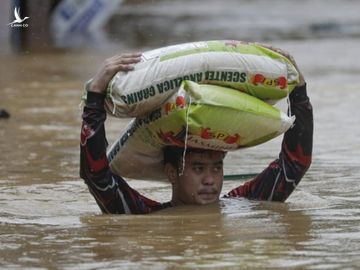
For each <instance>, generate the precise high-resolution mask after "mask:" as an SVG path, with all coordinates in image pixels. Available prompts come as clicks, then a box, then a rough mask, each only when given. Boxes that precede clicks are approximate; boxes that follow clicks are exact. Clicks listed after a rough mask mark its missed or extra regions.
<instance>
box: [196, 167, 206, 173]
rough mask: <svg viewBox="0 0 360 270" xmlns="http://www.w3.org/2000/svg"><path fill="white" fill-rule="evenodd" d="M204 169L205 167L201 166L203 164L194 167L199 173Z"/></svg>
mask: <svg viewBox="0 0 360 270" xmlns="http://www.w3.org/2000/svg"><path fill="white" fill-rule="evenodd" d="M203 170H204V168H203V167H201V166H195V167H194V171H195V172H197V173H199V172H202V171H203Z"/></svg>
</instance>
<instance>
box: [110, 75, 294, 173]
mask: <svg viewBox="0 0 360 270" xmlns="http://www.w3.org/2000/svg"><path fill="white" fill-rule="evenodd" d="M293 121H294V119H293V118H290V117H288V116H287V115H286V114H285V113H284V112H282V111H280V110H279V109H277V108H275V107H273V106H271V105H269V104H267V103H265V102H264V101H262V100H260V99H258V98H255V97H253V96H250V95H248V94H246V93H243V92H240V91H237V90H234V89H231V88H226V87H221V86H215V85H207V84H202V85H200V84H197V83H195V82H191V81H183V83H182V85H181V87H180V88H179V90H178V91H177V92H176V93H175V94H173V96H172V97H171V98H169V99H168V100H167V101H166V102H165V103H164V104H163V105H162V106H161V107H159V108H157V109H155V110H154V111H152V112H151V113H149V114H148V115H146V116H144V117H137V118H135V119H134V120H133V121H132V122H130V124H129V126H128V127H127V128H126V130H125V132H124V133H123V135H122V136H120V138H119V139H118V140H117V141H116V142H115V143H114V144H113V145H112V147H111V148H110V149H109V152H108V158H109V161H110V167H111V170H112V171H113V172H114V173H116V174H119V175H121V176H123V177H129V178H134V179H148V180H151V179H153V180H161V179H165V174H164V172H163V148H164V147H165V146H166V145H177V146H180V147H185V145H186V146H187V147H196V148H203V149H214V150H223V151H232V150H236V149H239V148H244V147H250V146H254V145H258V144H261V143H263V142H266V141H268V140H270V139H272V138H274V137H276V136H278V135H279V134H282V133H284V132H285V131H286V130H287V129H288V128H289V127H290V126H291V125H292V123H293Z"/></svg>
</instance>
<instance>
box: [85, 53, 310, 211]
mask: <svg viewBox="0 0 360 270" xmlns="http://www.w3.org/2000/svg"><path fill="white" fill-rule="evenodd" d="M269 48H270V49H272V50H275V51H277V52H279V53H281V54H283V55H285V56H286V57H288V58H289V59H290V60H291V61H292V62H293V64H294V65H295V66H296V63H295V61H294V60H293V58H292V57H291V56H290V55H288V54H286V53H285V52H283V51H281V50H279V49H276V48H272V47H269ZM140 58H141V54H139V53H134V54H124V55H117V56H114V57H112V58H109V59H107V60H106V61H105V62H104V64H103V65H102V66H101V68H100V69H99V70H98V72H97V73H96V74H95V76H94V77H93V79H92V81H91V83H89V84H88V85H87V102H86V105H85V108H84V113H83V124H82V130H81V164H80V166H81V169H80V175H81V177H82V178H83V179H84V180H85V182H86V184H87V185H88V187H89V190H90V192H91V193H92V195H93V196H94V198H95V200H96V202H97V203H98V205H99V206H100V208H101V210H102V211H103V212H104V213H113V214H115V213H116V214H145V213H151V212H154V211H158V210H161V209H164V208H168V207H171V206H177V205H183V204H209V203H215V202H217V201H218V200H219V195H220V192H221V189H222V183H223V159H224V156H225V153H224V152H221V151H213V150H202V149H188V150H187V152H186V155H185V159H184V160H183V151H184V149H182V148H177V147H172V146H169V147H166V148H165V149H164V170H165V173H166V175H167V177H168V179H169V181H170V183H171V185H172V199H171V201H170V202H166V203H159V202H156V201H153V200H150V199H148V198H146V197H144V196H143V195H141V194H139V193H138V192H137V191H136V190H134V189H132V188H131V187H130V186H129V185H128V184H127V183H126V181H125V180H124V179H123V178H122V177H121V176H119V175H115V174H114V173H112V172H111V170H110V169H109V164H108V160H107V158H106V147H107V141H106V137H105V129H104V122H105V119H106V112H105V110H104V98H105V91H106V88H107V84H108V83H109V81H110V80H111V78H112V77H113V76H114V75H115V74H116V73H117V72H118V71H124V72H127V71H131V70H132V69H133V68H134V64H136V63H137V62H139V61H140ZM289 99H290V106H291V112H292V113H293V114H294V115H295V116H296V121H295V124H294V126H293V127H292V128H291V129H289V130H288V131H287V132H286V133H285V134H284V139H283V142H282V149H281V153H280V155H279V158H278V159H276V160H275V161H273V162H272V163H270V165H269V166H268V167H267V168H266V169H265V170H264V171H263V172H262V173H260V174H259V175H258V176H256V177H255V178H254V179H252V180H250V181H248V182H246V183H245V184H243V185H241V186H239V187H237V188H235V189H233V190H232V191H230V192H229V193H228V194H227V195H225V197H227V198H230V197H246V198H249V199H255V200H269V201H285V200H286V199H287V198H288V196H289V195H290V194H291V192H292V191H293V190H294V188H295V187H296V186H297V184H298V183H299V181H300V180H301V178H302V177H303V175H304V174H305V172H306V171H307V169H308V168H309V166H310V164H311V154H312V133H313V116H312V107H311V104H310V102H309V98H308V97H307V94H306V83H305V80H304V78H303V76H302V75H301V74H300V82H299V85H298V86H297V87H296V88H295V89H294V90H293V92H292V93H291V94H290V97H289ZM184 161H185V162H184ZM124 166H126V164H124Z"/></svg>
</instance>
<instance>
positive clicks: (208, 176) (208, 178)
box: [202, 171, 215, 185]
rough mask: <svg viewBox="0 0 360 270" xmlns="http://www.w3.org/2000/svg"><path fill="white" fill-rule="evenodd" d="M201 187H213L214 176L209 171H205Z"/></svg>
mask: <svg viewBox="0 0 360 270" xmlns="http://www.w3.org/2000/svg"><path fill="white" fill-rule="evenodd" d="M202 183H203V185H213V184H214V183H215V175H214V174H213V173H212V172H211V171H207V172H206V173H205V175H204V176H203V179H202Z"/></svg>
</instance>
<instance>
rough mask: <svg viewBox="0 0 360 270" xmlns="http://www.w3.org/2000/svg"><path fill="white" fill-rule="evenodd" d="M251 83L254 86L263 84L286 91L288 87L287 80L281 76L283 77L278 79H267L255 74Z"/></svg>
mask: <svg viewBox="0 0 360 270" xmlns="http://www.w3.org/2000/svg"><path fill="white" fill-rule="evenodd" d="M251 82H252V83H253V84H254V85H259V84H261V85H264V86H270V87H278V88H280V89H286V88H287V86H288V83H287V79H286V78H285V77H284V76H281V77H279V78H276V79H272V78H266V77H265V76H264V75H262V74H255V75H254V76H253V77H252V80H251Z"/></svg>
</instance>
